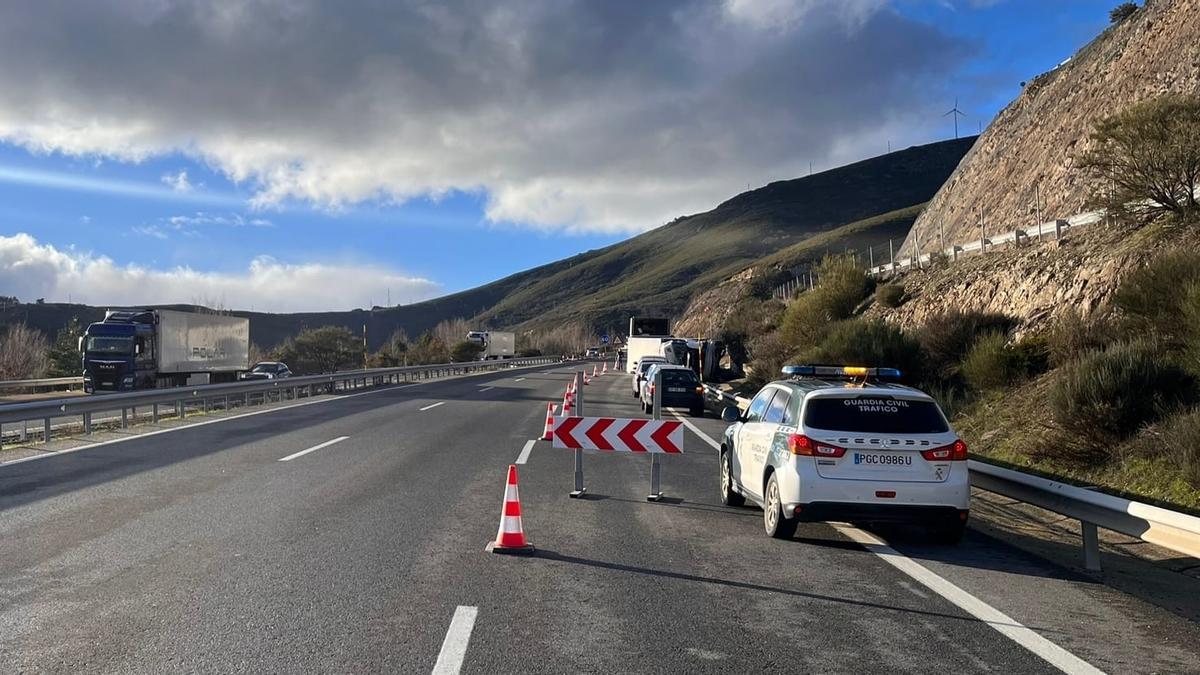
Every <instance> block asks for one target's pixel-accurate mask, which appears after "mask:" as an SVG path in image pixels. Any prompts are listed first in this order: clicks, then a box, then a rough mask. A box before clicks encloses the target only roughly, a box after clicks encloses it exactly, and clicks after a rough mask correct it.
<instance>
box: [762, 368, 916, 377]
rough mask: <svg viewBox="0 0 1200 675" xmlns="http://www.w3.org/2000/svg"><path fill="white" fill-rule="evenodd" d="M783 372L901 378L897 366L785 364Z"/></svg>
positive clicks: (802, 374) (824, 375)
mask: <svg viewBox="0 0 1200 675" xmlns="http://www.w3.org/2000/svg"><path fill="white" fill-rule="evenodd" d="M783 374H784V375H787V376H789V377H849V378H854V377H865V378H868V379H889V380H894V379H899V378H900V377H901V373H900V371H899V369H896V368H867V367H864V366H817V365H804V366H784V367H783Z"/></svg>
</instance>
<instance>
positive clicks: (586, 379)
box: [583, 370, 592, 384]
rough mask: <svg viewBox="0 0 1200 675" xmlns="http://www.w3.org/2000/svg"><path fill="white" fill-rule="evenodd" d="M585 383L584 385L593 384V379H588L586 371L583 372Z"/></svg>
mask: <svg viewBox="0 0 1200 675" xmlns="http://www.w3.org/2000/svg"><path fill="white" fill-rule="evenodd" d="M583 383H584V384H591V383H592V378H590V377H588V374H587V371H586V370H585V371H583Z"/></svg>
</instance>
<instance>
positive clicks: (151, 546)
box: [0, 366, 1200, 673]
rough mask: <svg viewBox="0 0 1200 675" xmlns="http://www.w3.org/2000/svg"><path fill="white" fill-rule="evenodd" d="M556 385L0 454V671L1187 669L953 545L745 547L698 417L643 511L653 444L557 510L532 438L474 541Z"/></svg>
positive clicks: (1097, 588) (561, 461) (1153, 635)
mask: <svg viewBox="0 0 1200 675" xmlns="http://www.w3.org/2000/svg"><path fill="white" fill-rule="evenodd" d="M569 377H570V375H569V373H568V372H566V368H565V367H562V366H559V367H556V368H546V369H543V370H529V371H522V372H518V373H502V374H488V375H483V376H478V377H470V378H462V379H456V380H450V381H431V382H426V383H421V384H417V385H409V386H398V387H392V388H386V389H379V390H376V391H374V392H372V393H369V394H365V395H358V396H354V397H342V398H334V399H332V400H330V401H328V402H322V403H318V404H313V405H307V406H303V407H297V408H294V409H281V410H277V411H273V412H270V413H266V414H262V415H256V416H252V417H245V418H239V419H230V420H227V421H222V422H219V423H214V424H208V425H204V426H198V427H194V428H183V429H180V430H176V431H173V432H170V433H165V434H159V435H156V436H151V437H146V438H134V439H129V440H126V441H124V442H121V443H116V444H113V445H102V446H99V447H94V448H90V449H87V450H82V451H79V452H74V453H69V454H63V455H56V456H48V457H45V458H43V459H39V460H37V461H29V462H23V463H20V464H13V465H9V466H0V672H30V673H33V672H37V673H42V672H69V673H79V672H145V673H162V672H177V671H202V672H377V671H391V672H405V673H408V672H430V671H432V670H434V669H435V666H436V667H438V668H441V669H443V672H456V671H457V670H458V669H459V668H461V672H470V673H491V672H505V673H509V672H511V673H562V672H620V673H643V672H646V673H652V672H668V673H676V672H689V673H691V672H767V671H770V672H854V673H862V672H922V673H925V672H931V671H939V672H941V671H946V672H949V671H955V672H1005V673H1011V672H1022V673H1026V672H1029V673H1039V672H1056V671H1067V672H1094V671H1089V670H1088V669H1089V668H1096V669H1099V670H1103V671H1107V672H1114V673H1116V672H1121V673H1125V672H1200V662H1198V661H1197V654H1200V628H1198V627H1197V625H1196V624H1194V623H1192V622H1190V621H1187V620H1186V619H1183V618H1180V617H1179V616H1177V615H1175V614H1172V613H1170V612H1167V611H1165V610H1162V609H1159V608H1157V607H1155V606H1153V605H1151V604H1148V603H1146V602H1143V601H1141V600H1139V599H1137V598H1134V597H1132V596H1129V595H1125V594H1122V593H1120V592H1118V591H1115V590H1113V589H1111V588H1109V587H1106V586H1104V585H1102V584H1098V583H1096V582H1095V581H1094V580H1092V579H1089V578H1085V577H1082V576H1079V575H1077V574H1075V573H1074V572H1072V571H1071V570H1069V569H1065V568H1062V567H1058V566H1056V565H1054V564H1052V563H1049V562H1046V561H1044V560H1041V559H1039V558H1035V557H1032V556H1031V555H1028V554H1026V553H1023V552H1022V551H1021V550H1019V549H1017V548H1015V547H1014V546H1012V545H1011V544H1010V543H1008V542H1005V541H1000V540H998V539H993V538H991V537H988V536H985V535H983V534H981V533H979V532H976V531H972V532H971V533H969V534H968V536H967V538H966V541H965V542H964V543H963V544H962V545H961V546H958V547H949V548H947V547H934V546H929V545H927V544H925V543H924V542H923V537H922V535H921V534H920V533H919V532H907V531H904V530H896V531H878V532H864V531H862V530H857V529H854V528H849V527H846V526H832V525H825V524H813V525H806V526H802V527H801V529H800V531H799V532H798V534H797V536H796V538H795V540H793V541H786V542H783V541H774V540H771V539H768V538H767V537H766V536H765V535H763V533H762V525H761V512H760V511H758V510H757V509H752V508H737V509H731V508H725V507H722V506H720V505H719V503H718V501H717V490H716V485H717V467H716V455H715V451H713V450H712V449H711V448H710V447H709V445H708V444H707V443H706V442H705V440H704V439H703V438H702V437H701V436H699V435H697V433H695V432H694V431H692V430H689V431H688V432H687V436H686V441H685V442H686V450H685V454H684V455H682V456H670V457H665V458H664V459H663V484H662V487H663V490H664V492H665V494H666V495H667V497H668V499H667V500H666V501H665V502H662V503H657V504H652V503H648V502H646V501H645V494H646V493H647V491H648V487H649V459H648V458H646V457H636V456H632V455H622V454H616V453H613V454H605V453H588V454H587V456H586V459H585V476H586V482H587V485H588V498H586V499H581V500H574V499H569V498H568V497H567V493H568V491H569V490H570V488H571V483H572V457H571V453H570V451H565V450H555V449H553V448H551V447H550V444H549V443H547V442H537V443H535V444H534V447H533V448H532V450H531V451H530V452H528V453H527V454H526V456H525V459H526V462H525V463H524V464H522V465H520V467H519V470H520V478H521V482H520V492H521V499H522V507H523V510H524V524H525V529H526V533H527V534H528V536H529V538H530V539H531V540H532V542H533V543H534V544H535V545H536V546H537V547H538V550H537V554H536V555H534V556H530V557H513V556H501V555H495V554H491V553H487V552H485V551H484V547H485V545H486V544H487V543H488V542H489V541H491V540H492V539H494V537H495V535H496V528H497V524H498V523H499V516H500V503H501V498H502V496H503V492H504V479H505V472H506V468H507V466H508V465H509V464H510V463H511V462H514V461H516V460H517V458H518V457H519V456H521V455H522V454H525V453H523V452H522V451H523V449H524V448H525V446H526V443H527V441H528V440H529V439H532V438H536V437H538V436H540V434H541V430H542V424H543V421H544V416H545V409H546V407H545V404H546V401H548V400H557V399H559V398H560V397H561V393H562V390H563V387H564V385H565V383H566V381H567V380H568V378H569ZM627 387H628V379H627V377H626V376H624V375H613V374H609V375H605V376H603V377H601V378H599V379H598V380H597V381H596V382H595V384H593V385H592V386H589V387H587V389H586V390H585V399H586V405H587V414H588V415H589V416H591V415H600V414H604V415H612V416H619V417H639V416H642V415H641V414H640V412H639V411H638V409H637V408H636V407H635V405H634V399H633V398H632V397H631V396H630V394H629V393H628V390H627ZM694 424H695V427H696V429H697V430H698V431H699V432H700V433H702V434H704V435H707V436H708V437H711V438H719V434H720V430H721V428H722V425H721V423H720V422H719V421H718V420H715V419H702V420H694ZM314 448H315V449H314ZM306 450H310V451H309V452H305V451H306ZM285 458H286V461H281V460H284V459H285ZM883 541H886V542H887V544H886V545H885V544H883V543H882V542H883ZM864 542H866V544H865V545H864Z"/></svg>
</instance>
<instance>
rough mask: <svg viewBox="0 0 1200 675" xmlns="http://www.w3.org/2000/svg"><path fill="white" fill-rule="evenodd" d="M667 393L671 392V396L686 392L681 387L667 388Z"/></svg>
mask: <svg viewBox="0 0 1200 675" xmlns="http://www.w3.org/2000/svg"><path fill="white" fill-rule="evenodd" d="M667 391H669V392H671V393H672V394H682V393H683V392H685V391H687V389H684V388H683V387H667Z"/></svg>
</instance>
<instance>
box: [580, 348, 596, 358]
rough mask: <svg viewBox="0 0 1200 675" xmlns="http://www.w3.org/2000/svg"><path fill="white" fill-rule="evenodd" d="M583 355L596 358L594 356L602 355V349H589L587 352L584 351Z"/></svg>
mask: <svg viewBox="0 0 1200 675" xmlns="http://www.w3.org/2000/svg"><path fill="white" fill-rule="evenodd" d="M583 355H584V357H586V358H589V359H594V358H596V357H598V356H600V350H599V349H589V350H587V351H586V352H584V354H583Z"/></svg>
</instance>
